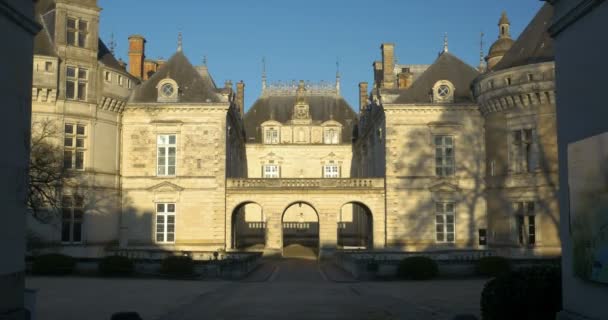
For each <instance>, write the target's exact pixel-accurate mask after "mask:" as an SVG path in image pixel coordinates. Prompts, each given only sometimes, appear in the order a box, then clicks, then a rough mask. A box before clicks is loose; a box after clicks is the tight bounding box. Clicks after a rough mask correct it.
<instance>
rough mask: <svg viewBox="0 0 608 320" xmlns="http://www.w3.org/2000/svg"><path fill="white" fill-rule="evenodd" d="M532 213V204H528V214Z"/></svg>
mask: <svg viewBox="0 0 608 320" xmlns="http://www.w3.org/2000/svg"><path fill="white" fill-rule="evenodd" d="M533 212H534V202H528V213H533Z"/></svg>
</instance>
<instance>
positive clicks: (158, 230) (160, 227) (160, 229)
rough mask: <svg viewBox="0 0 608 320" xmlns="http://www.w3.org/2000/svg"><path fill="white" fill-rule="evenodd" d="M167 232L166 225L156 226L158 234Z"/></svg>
mask: <svg viewBox="0 0 608 320" xmlns="http://www.w3.org/2000/svg"><path fill="white" fill-rule="evenodd" d="M164 231H165V225H164V224H157V225H156V232H164Z"/></svg>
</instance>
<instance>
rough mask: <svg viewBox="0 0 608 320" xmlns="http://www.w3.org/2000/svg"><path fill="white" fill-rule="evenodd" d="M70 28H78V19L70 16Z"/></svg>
mask: <svg viewBox="0 0 608 320" xmlns="http://www.w3.org/2000/svg"><path fill="white" fill-rule="evenodd" d="M68 28H71V29H75V28H76V19H71V18H68Z"/></svg>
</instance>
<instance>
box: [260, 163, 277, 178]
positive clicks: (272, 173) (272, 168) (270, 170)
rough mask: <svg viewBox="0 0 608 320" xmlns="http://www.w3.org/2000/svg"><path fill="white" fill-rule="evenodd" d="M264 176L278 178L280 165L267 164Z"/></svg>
mask: <svg viewBox="0 0 608 320" xmlns="http://www.w3.org/2000/svg"><path fill="white" fill-rule="evenodd" d="M263 174H264V178H278V177H279V166H278V165H276V164H267V165H265V166H264V172H263Z"/></svg>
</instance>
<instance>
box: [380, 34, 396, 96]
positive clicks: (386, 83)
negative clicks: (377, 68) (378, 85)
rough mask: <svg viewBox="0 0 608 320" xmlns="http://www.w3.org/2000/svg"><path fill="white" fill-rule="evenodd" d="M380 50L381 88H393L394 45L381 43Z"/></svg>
mask: <svg viewBox="0 0 608 320" xmlns="http://www.w3.org/2000/svg"><path fill="white" fill-rule="evenodd" d="M380 49H381V50H382V70H383V79H382V88H383V89H393V88H395V45H394V44H392V43H383V44H382V46H380Z"/></svg>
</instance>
